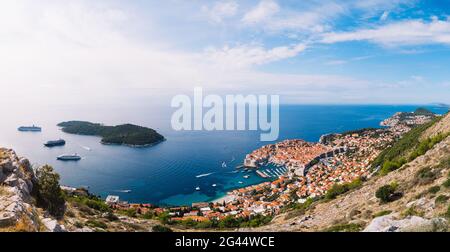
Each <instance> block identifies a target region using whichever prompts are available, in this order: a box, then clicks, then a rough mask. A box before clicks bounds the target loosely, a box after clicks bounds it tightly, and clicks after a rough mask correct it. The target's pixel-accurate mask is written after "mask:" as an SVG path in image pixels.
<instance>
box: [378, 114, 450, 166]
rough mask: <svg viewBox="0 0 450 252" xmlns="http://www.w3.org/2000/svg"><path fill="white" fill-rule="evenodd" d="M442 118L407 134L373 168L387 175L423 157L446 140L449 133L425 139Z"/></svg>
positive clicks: (439, 133)
mask: <svg viewBox="0 0 450 252" xmlns="http://www.w3.org/2000/svg"><path fill="white" fill-rule="evenodd" d="M440 120H441V118H436V119H434V120H433V121H431V122H429V123H426V124H423V125H419V126H417V127H415V128H413V129H412V130H410V131H409V132H407V133H406V134H405V135H404V136H403V137H402V138H401V139H399V140H398V141H397V142H396V143H394V144H393V145H392V146H391V147H390V148H387V149H386V150H384V151H383V152H381V153H380V155H379V156H378V157H377V158H376V159H375V160H374V162H373V163H372V167H373V168H378V167H379V168H380V174H382V175H386V174H387V173H389V172H391V171H394V170H396V169H399V168H400V167H401V166H403V165H404V164H406V163H407V162H411V161H413V160H414V159H415V158H417V157H419V156H422V155H423V154H425V153H426V152H427V151H428V150H430V149H431V148H433V146H434V145H435V144H437V143H439V142H441V141H442V140H444V139H445V138H446V137H447V136H448V135H449V133H448V132H437V133H436V134H433V135H430V136H429V137H426V138H423V137H422V136H423V135H424V134H425V132H426V131H427V130H428V129H429V128H430V127H432V126H434V125H436V124H437V123H439V122H440Z"/></svg>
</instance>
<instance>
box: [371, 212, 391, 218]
mask: <svg viewBox="0 0 450 252" xmlns="http://www.w3.org/2000/svg"><path fill="white" fill-rule="evenodd" d="M391 213H392V211H391V210H384V211H380V212H378V213H376V214H374V215H373V218H376V217H381V216H385V215H388V214H391Z"/></svg>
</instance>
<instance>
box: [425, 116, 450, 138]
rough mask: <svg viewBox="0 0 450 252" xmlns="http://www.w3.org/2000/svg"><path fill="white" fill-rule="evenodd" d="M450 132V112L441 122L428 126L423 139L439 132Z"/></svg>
mask: <svg viewBox="0 0 450 252" xmlns="http://www.w3.org/2000/svg"><path fill="white" fill-rule="evenodd" d="M446 132H450V114H448V113H447V115H445V116H444V117H443V118H442V119H441V120H440V121H439V122H437V123H435V124H434V125H433V126H431V127H430V128H428V129H427V130H426V131H425V132H424V134H423V135H422V137H421V139H422V140H423V139H425V138H427V137H433V136H436V135H437V134H439V133H446Z"/></svg>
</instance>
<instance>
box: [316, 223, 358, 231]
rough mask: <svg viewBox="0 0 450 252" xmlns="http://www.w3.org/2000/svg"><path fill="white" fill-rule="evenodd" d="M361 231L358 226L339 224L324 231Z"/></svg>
mask: <svg viewBox="0 0 450 252" xmlns="http://www.w3.org/2000/svg"><path fill="white" fill-rule="evenodd" d="M361 230H362V227H361V225H359V224H355V223H352V224H339V225H335V226H332V227H329V228H327V229H325V230H324V231H325V232H359V231H361Z"/></svg>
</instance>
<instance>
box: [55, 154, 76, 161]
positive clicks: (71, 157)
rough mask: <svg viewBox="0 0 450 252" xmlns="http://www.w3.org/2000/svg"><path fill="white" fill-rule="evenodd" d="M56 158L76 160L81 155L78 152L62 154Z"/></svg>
mask: <svg viewBox="0 0 450 252" xmlns="http://www.w3.org/2000/svg"><path fill="white" fill-rule="evenodd" d="M56 159H58V160H61V161H78V160H81V157H80V156H79V155H78V154H72V155H69V154H64V155H61V156H58V157H57V158H56Z"/></svg>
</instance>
